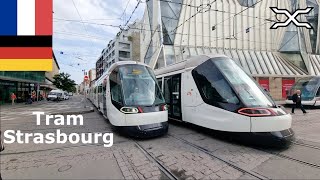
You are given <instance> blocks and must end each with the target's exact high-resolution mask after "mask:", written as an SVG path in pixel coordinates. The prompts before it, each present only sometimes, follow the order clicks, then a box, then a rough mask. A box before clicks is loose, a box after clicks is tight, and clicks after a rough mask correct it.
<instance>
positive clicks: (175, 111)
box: [164, 74, 182, 120]
mask: <svg viewBox="0 0 320 180" xmlns="http://www.w3.org/2000/svg"><path fill="white" fill-rule="evenodd" d="M164 83H165V84H164V97H165V100H166V103H167V105H168V106H169V107H168V115H169V117H171V118H173V119H177V120H181V119H182V117H181V74H178V75H174V76H170V77H165V78H164Z"/></svg>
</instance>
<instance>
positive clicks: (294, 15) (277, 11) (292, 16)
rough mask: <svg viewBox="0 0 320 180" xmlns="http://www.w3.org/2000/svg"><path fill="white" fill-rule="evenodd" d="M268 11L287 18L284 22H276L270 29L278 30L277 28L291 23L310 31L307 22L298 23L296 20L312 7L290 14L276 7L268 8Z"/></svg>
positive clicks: (310, 27)
mask: <svg viewBox="0 0 320 180" xmlns="http://www.w3.org/2000/svg"><path fill="white" fill-rule="evenodd" d="M270 9H271V10H272V11H273V12H274V13H275V14H276V15H278V14H284V15H286V16H287V17H288V19H287V20H286V21H285V22H276V23H274V24H273V25H272V26H271V27H270V29H278V27H287V26H288V25H289V24H290V23H293V24H294V25H296V26H297V27H305V28H307V29H312V26H311V25H310V23H309V22H300V21H298V20H297V19H296V18H297V16H298V15H300V14H308V13H309V12H310V11H311V10H312V9H313V7H307V8H306V9H297V10H296V11H295V12H293V13H290V12H289V11H288V10H287V9H278V8H277V7H270Z"/></svg>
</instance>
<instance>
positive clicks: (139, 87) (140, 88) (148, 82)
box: [110, 64, 165, 106]
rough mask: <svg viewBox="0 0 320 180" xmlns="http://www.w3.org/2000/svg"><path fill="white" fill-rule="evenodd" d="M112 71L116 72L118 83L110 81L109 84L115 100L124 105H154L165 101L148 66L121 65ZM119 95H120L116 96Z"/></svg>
mask: <svg viewBox="0 0 320 180" xmlns="http://www.w3.org/2000/svg"><path fill="white" fill-rule="evenodd" d="M114 73H117V74H118V75H117V76H118V77H119V79H118V83H116V84H114V83H112V82H110V83H111V84H110V86H111V95H112V99H118V101H117V102H119V101H121V103H123V105H125V106H156V105H160V104H164V103H165V101H164V98H163V96H162V93H161V91H160V88H159V86H158V84H157V82H156V78H155V75H154V73H153V71H152V70H151V69H150V68H149V67H146V66H142V65H136V64H130V65H123V66H120V67H119V68H118V70H116V71H114ZM110 81H112V75H110ZM113 84H114V85H113ZM112 86H113V87H112ZM120 95H121V97H118V98H117V97H116V96H120Z"/></svg>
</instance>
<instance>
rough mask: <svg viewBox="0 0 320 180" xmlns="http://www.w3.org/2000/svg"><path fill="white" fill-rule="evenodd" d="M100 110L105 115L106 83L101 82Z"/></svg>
mask: <svg viewBox="0 0 320 180" xmlns="http://www.w3.org/2000/svg"><path fill="white" fill-rule="evenodd" d="M102 87H103V88H102V94H103V95H102V99H103V100H102V103H103V104H102V108H103V109H102V112H103V114H104V115H106V116H107V96H106V93H107V84H106V83H103V85H102Z"/></svg>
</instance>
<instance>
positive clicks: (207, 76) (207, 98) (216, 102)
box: [192, 61, 240, 111]
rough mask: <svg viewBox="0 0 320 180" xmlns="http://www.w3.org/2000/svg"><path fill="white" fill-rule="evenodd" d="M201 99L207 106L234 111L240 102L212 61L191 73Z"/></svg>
mask: <svg viewBox="0 0 320 180" xmlns="http://www.w3.org/2000/svg"><path fill="white" fill-rule="evenodd" d="M192 75H193V77H194V79H195V82H196V84H197V87H198V89H199V92H200V94H201V97H202V99H203V100H204V102H206V103H207V104H210V105H213V106H218V107H221V108H224V109H227V110H231V111H233V110H236V108H237V106H238V105H240V101H239V99H238V97H237V96H236V94H235V93H234V91H233V89H232V87H231V86H230V85H229V83H228V81H227V80H226V79H225V77H224V76H223V75H222V73H221V72H220V71H219V69H218V68H217V67H216V66H215V65H214V63H213V62H212V61H206V62H204V63H203V64H201V65H200V66H198V67H197V68H195V69H194V70H193V71H192Z"/></svg>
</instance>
